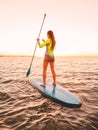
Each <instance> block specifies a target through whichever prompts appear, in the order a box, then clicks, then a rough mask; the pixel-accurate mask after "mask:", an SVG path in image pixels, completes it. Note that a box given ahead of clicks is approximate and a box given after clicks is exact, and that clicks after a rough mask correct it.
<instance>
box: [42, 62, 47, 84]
mask: <svg viewBox="0 0 98 130" xmlns="http://www.w3.org/2000/svg"><path fill="white" fill-rule="evenodd" d="M47 67H48V62H46V61H44V62H43V84H41V86H46V71H47Z"/></svg>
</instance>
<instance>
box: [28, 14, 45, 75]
mask: <svg viewBox="0 0 98 130" xmlns="http://www.w3.org/2000/svg"><path fill="white" fill-rule="evenodd" d="M45 18H46V14H44V18H43V21H42V24H41V28H40V31H39V35H38V38H39V37H40V34H41V31H42V27H43V24H44V20H45ZM36 48H37V43H36V45H35V49H34V53H33V56H32V59H31V63H30V67H29V69H28V71H27V73H26V76H27V77H28V76H29V75H30V71H31V66H32V62H33V59H34V56H35V52H36Z"/></svg>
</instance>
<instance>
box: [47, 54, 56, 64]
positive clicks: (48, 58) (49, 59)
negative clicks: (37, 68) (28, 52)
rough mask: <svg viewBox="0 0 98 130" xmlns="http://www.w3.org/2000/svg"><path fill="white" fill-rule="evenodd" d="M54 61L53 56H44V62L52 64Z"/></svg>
mask: <svg viewBox="0 0 98 130" xmlns="http://www.w3.org/2000/svg"><path fill="white" fill-rule="evenodd" d="M54 60H55V58H54V56H49V55H47V54H45V56H44V61H46V62H53V61H54Z"/></svg>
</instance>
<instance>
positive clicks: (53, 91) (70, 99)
mask: <svg viewBox="0 0 98 130" xmlns="http://www.w3.org/2000/svg"><path fill="white" fill-rule="evenodd" d="M29 81H30V84H31V85H32V86H34V87H35V88H36V89H38V90H39V92H41V93H42V94H43V95H44V96H46V97H48V98H51V99H52V100H53V101H55V102H57V103H59V104H62V105H64V106H67V107H81V101H80V99H79V98H78V97H77V96H75V95H74V94H73V93H72V92H70V91H69V90H67V89H65V88H64V87H62V86H61V85H59V84H56V86H54V85H52V83H51V82H50V81H47V84H46V87H42V86H40V84H41V83H42V79H41V78H31V79H30V80H29Z"/></svg>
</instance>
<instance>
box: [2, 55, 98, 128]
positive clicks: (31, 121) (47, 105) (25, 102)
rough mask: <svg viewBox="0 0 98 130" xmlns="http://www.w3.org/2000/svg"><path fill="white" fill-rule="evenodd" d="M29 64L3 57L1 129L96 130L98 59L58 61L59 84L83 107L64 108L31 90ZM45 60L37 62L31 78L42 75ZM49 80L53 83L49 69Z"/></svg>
mask: <svg viewBox="0 0 98 130" xmlns="http://www.w3.org/2000/svg"><path fill="white" fill-rule="evenodd" d="M30 61H31V57H0V130H97V129H98V117H97V115H98V103H97V102H98V58H97V57H93V58H87V57H86V58H85V57H82V58H79V57H74V58H71V57H57V58H56V62H55V69H56V74H57V83H59V84H60V85H62V86H63V87H64V88H67V89H68V90H70V91H71V92H73V93H74V94H76V95H77V96H78V97H79V98H80V99H81V101H82V102H83V105H82V107H81V108H67V107H63V106H62V105H60V104H57V103H55V102H53V101H51V100H50V99H47V98H45V97H43V96H42V95H41V94H40V93H39V92H38V90H36V89H35V88H34V87H32V86H31V85H30V83H29V82H28V78H27V77H25V75H26V72H27V70H28V67H29V63H30ZM42 61H43V59H42V58H38V57H36V58H35V59H34V62H33V64H32V70H31V76H33V77H34V76H35V77H41V76H42V64H43V63H42ZM47 79H48V80H50V81H51V82H52V77H51V71H50V69H49V68H48V70H47ZM52 94H53V95H55V87H53V89H52Z"/></svg>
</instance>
